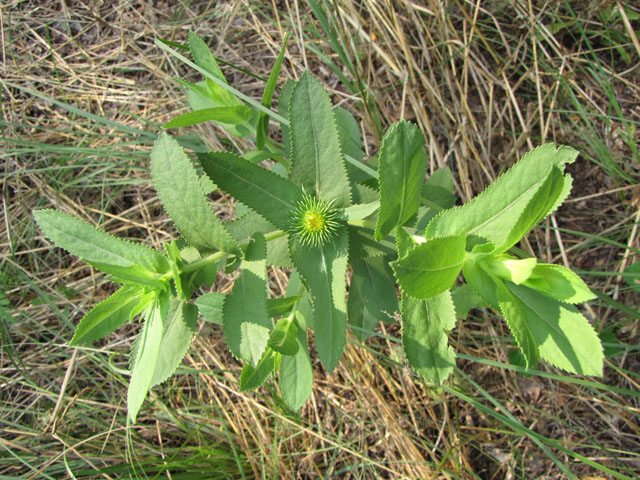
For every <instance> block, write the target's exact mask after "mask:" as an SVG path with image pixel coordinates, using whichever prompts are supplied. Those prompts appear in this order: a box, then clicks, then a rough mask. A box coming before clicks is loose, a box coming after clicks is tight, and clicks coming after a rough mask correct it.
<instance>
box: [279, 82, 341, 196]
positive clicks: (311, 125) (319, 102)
mask: <svg viewBox="0 0 640 480" xmlns="http://www.w3.org/2000/svg"><path fill="white" fill-rule="evenodd" d="M289 122H290V127H289V128H290V130H291V144H292V153H291V157H292V159H291V171H290V172H289V178H290V179H291V181H292V182H293V183H295V184H296V185H299V186H300V187H302V189H303V190H305V191H306V192H307V193H309V194H313V195H315V196H316V197H317V198H320V199H322V200H324V201H327V202H331V201H333V202H334V206H335V207H337V208H344V207H348V206H349V205H350V204H351V186H350V184H349V178H348V177H347V169H346V167H345V165H344V159H343V157H342V152H341V151H340V139H339V136H338V130H337V127H336V121H335V118H334V117H333V109H332V107H331V101H330V99H329V95H328V94H327V92H326V90H325V89H324V87H323V86H322V83H321V82H320V80H318V79H317V78H315V77H314V76H313V75H311V73H309V72H305V73H304V74H303V75H302V77H301V78H300V80H299V81H298V83H297V84H296V86H295V88H294V89H293V93H292V95H291V105H290V108H289Z"/></svg>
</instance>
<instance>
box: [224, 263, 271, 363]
mask: <svg viewBox="0 0 640 480" xmlns="http://www.w3.org/2000/svg"><path fill="white" fill-rule="evenodd" d="M265 295H266V283H265V280H264V278H261V277H260V276H258V275H257V274H256V273H254V272H252V271H251V270H248V269H243V270H242V272H241V273H240V276H238V278H237V279H236V281H235V283H234V284H233V289H232V290H231V293H230V294H229V295H227V298H226V300H225V302H224V308H223V318H224V325H223V332H224V338H225V340H226V342H227V346H228V347H229V350H231V353H233V355H234V356H235V357H236V358H240V359H241V360H243V361H245V362H251V361H252V360H253V358H252V356H247V355H245V354H246V351H243V324H244V323H253V324H256V325H259V326H262V327H264V328H266V329H270V328H271V320H269V317H268V315H267V305H266V299H265Z"/></svg>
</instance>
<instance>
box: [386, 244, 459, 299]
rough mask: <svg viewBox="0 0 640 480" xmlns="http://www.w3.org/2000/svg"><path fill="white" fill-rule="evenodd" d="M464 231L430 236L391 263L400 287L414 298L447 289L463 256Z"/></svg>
mask: <svg viewBox="0 0 640 480" xmlns="http://www.w3.org/2000/svg"><path fill="white" fill-rule="evenodd" d="M465 241H466V238H465V236H464V234H462V235H458V236H449V237H440V238H432V239H430V240H427V241H426V242H425V243H422V244H420V245H417V246H416V247H414V248H412V249H411V250H409V251H408V252H407V254H406V255H404V256H402V257H400V258H399V259H398V260H396V261H395V262H392V263H391V267H392V268H393V271H394V273H395V275H396V279H397V280H398V283H399V284H400V287H402V290H404V291H405V292H407V293H408V294H409V295H411V296H412V297H415V298H430V297H435V296H436V295H438V294H440V293H442V292H444V291H446V290H449V289H450V288H451V287H452V286H453V284H454V283H455V281H456V278H457V277H458V274H459V273H460V270H462V264H463V262H464V258H465Z"/></svg>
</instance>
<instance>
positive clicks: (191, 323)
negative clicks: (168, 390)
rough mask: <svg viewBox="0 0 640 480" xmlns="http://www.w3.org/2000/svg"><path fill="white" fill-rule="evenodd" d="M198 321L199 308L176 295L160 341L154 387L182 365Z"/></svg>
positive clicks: (170, 306)
mask: <svg viewBox="0 0 640 480" xmlns="http://www.w3.org/2000/svg"><path fill="white" fill-rule="evenodd" d="M197 321H198V309H197V308H196V306H195V305H193V304H191V303H187V302H183V301H180V300H178V299H177V298H175V297H174V298H172V299H171V302H170V304H169V313H168V314H167V318H166V319H165V321H164V331H163V333H162V341H161V342H160V352H161V355H159V356H158V362H157V363H156V369H155V371H154V372H153V379H152V380H151V386H152V387H153V386H155V385H158V384H160V383H162V382H164V381H165V380H166V379H167V378H169V377H170V376H171V375H173V373H174V372H175V371H176V369H177V368H178V367H179V366H180V364H181V363H182V359H183V358H184V357H185V355H186V354H187V352H188V351H189V346H190V345H191V341H192V340H193V332H195V329H196V323H197Z"/></svg>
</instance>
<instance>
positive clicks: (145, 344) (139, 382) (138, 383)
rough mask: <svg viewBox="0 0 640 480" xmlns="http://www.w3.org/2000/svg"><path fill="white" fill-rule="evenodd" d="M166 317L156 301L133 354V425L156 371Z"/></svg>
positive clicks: (129, 401) (129, 404)
mask: <svg viewBox="0 0 640 480" xmlns="http://www.w3.org/2000/svg"><path fill="white" fill-rule="evenodd" d="M164 316H166V310H165V309H164V308H163V307H162V305H161V302H160V301H159V300H156V301H155V302H154V303H153V305H152V306H151V307H150V308H149V309H148V310H147V312H146V314H145V321H144V327H143V328H142V331H141V332H140V333H139V334H138V335H139V338H138V339H136V348H135V349H134V352H133V357H135V358H133V359H132V364H133V368H132V370H131V380H130V381H129V390H128V391H127V411H128V413H129V418H130V419H131V422H132V423H135V421H136V417H137V416H138V412H139V411H140V407H142V403H143V402H144V399H145V397H146V396H147V392H148V391H149V387H150V386H151V381H152V379H153V375H154V372H155V370H156V365H157V363H158V357H159V355H160V344H161V342H162V331H163V324H164Z"/></svg>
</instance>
